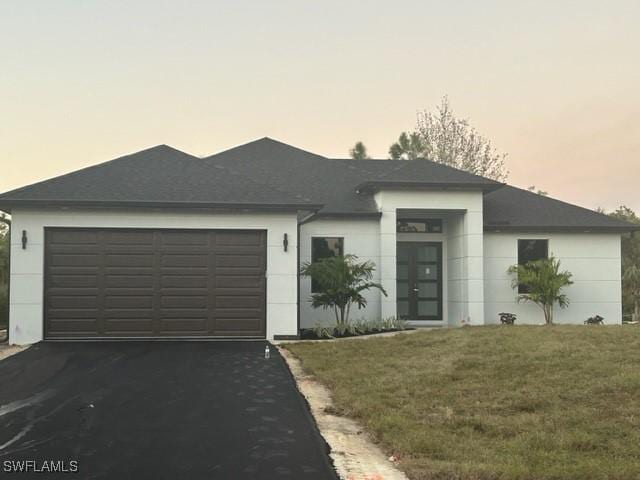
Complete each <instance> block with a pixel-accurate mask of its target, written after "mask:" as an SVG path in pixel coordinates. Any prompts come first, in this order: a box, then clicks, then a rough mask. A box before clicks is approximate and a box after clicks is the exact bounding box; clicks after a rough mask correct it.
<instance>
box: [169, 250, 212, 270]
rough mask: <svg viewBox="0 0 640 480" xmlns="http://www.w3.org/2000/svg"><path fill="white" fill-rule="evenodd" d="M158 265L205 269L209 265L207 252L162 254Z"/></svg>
mask: <svg viewBox="0 0 640 480" xmlns="http://www.w3.org/2000/svg"><path fill="white" fill-rule="evenodd" d="M160 265H161V266H162V267H199V268H201V269H202V268H205V269H206V268H207V266H208V265H209V254H208V253H207V254H204V253H193V254H172V255H167V254H162V257H161V260H160Z"/></svg>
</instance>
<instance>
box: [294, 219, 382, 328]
mask: <svg viewBox="0 0 640 480" xmlns="http://www.w3.org/2000/svg"><path fill="white" fill-rule="evenodd" d="M313 237H343V238H344V253H345V254H347V253H350V254H353V255H357V256H358V260H359V261H366V260H371V261H372V262H374V263H375V264H376V271H375V272H374V277H373V280H374V281H375V282H379V281H380V268H379V264H380V223H379V221H378V219H377V218H370V219H318V220H313V221H311V222H309V223H305V224H303V225H301V226H300V263H301V264H303V263H305V262H310V261H311V239H312V238H313ZM310 296H311V279H309V278H306V277H301V278H300V327H301V328H313V327H314V326H315V325H316V324H318V323H323V324H332V323H334V322H335V315H334V313H333V311H332V310H322V309H314V308H312V307H311V304H310V301H309V298H310ZM380 297H381V294H380V292H379V291H378V290H377V289H372V290H370V291H368V292H366V293H365V298H366V299H367V307H366V308H364V309H362V310H358V309H357V308H355V309H352V310H351V319H352V320H358V319H362V318H364V319H366V320H376V319H378V320H379V319H380Z"/></svg>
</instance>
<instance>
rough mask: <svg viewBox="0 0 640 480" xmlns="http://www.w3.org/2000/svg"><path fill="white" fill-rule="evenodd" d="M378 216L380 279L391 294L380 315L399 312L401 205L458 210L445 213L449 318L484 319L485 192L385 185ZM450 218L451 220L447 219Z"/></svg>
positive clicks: (475, 322) (480, 321)
mask: <svg viewBox="0 0 640 480" xmlns="http://www.w3.org/2000/svg"><path fill="white" fill-rule="evenodd" d="M375 201H376V203H377V205H378V208H379V210H380V211H381V212H382V216H381V218H380V281H381V283H382V284H383V285H384V287H385V289H386V290H387V292H388V293H389V296H388V297H385V298H383V299H382V304H381V315H382V318H387V317H393V316H396V241H397V234H396V218H397V211H398V210H399V209H421V210H425V211H429V210H431V211H434V213H438V212H442V211H447V210H450V211H457V212H459V213H456V214H454V215H450V216H448V217H447V243H448V253H447V259H446V261H447V271H448V280H447V285H446V288H447V290H448V306H449V308H448V323H449V324H450V325H460V324H461V322H462V321H463V320H464V321H465V322H467V323H470V324H472V325H482V324H484V274H483V270H484V263H483V245H482V243H483V221H482V192H479V191H453V190H442V191H419V192H416V191H405V190H383V191H380V192H378V193H377V194H376V195H375ZM449 219H452V221H449Z"/></svg>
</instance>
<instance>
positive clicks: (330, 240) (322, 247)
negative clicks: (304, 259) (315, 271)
mask: <svg viewBox="0 0 640 480" xmlns="http://www.w3.org/2000/svg"><path fill="white" fill-rule="evenodd" d="M342 255H344V238H342V237H313V238H312V239H311V262H312V263H315V262H317V261H318V260H322V259H323V258H328V257H340V256H342ZM318 290H319V288H318V285H317V284H316V282H314V281H313V280H312V281H311V293H316V292H317V291H318Z"/></svg>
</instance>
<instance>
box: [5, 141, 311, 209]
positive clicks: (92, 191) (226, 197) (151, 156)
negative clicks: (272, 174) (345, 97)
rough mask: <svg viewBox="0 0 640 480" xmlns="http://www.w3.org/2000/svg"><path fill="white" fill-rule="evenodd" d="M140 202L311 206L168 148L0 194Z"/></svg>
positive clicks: (20, 200) (21, 200)
mask: <svg viewBox="0 0 640 480" xmlns="http://www.w3.org/2000/svg"><path fill="white" fill-rule="evenodd" d="M43 202H46V204H55V203H65V204H83V205H91V204H99V203H102V204H135V205H145V204H149V205H155V204H158V205H171V206H181V205H184V206H207V205H210V206H225V205H234V206H243V205H246V206H256V205H257V206H262V207H284V206H295V205H300V206H306V207H309V208H316V207H317V206H312V204H311V202H310V201H309V200H308V199H307V198H305V197H304V196H302V195H295V194H291V193H289V192H285V191H281V190H278V189H277V188H274V187H271V186H268V185H265V184H261V183H258V182H255V181H253V180H251V179H250V178H248V177H246V176H242V175H238V174H235V173H233V172H231V171H229V170H227V169H226V168H224V166H223V165H219V164H216V163H214V162H211V161H207V160H203V159H200V158H197V157H194V156H193V155H189V154H188V153H185V152H181V151H180V150H176V149H175V148H172V147H169V146H167V145H158V146H156V147H152V148H149V149H146V150H142V151H140V152H137V153H133V154H130V155H125V156H123V157H119V158H116V159H114V160H110V161H108V162H104V163H101V164H98V165H94V166H91V167H87V168H84V169H81V170H77V171H75V172H71V173H68V174H65V175H61V176H59V177H55V178H52V179H49V180H45V181H42V182H38V183H35V184H33V185H29V186H26V187H22V188H19V189H16V190H12V191H10V192H7V193H4V194H2V195H0V205H9V206H12V205H20V204H42V203H43Z"/></svg>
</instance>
